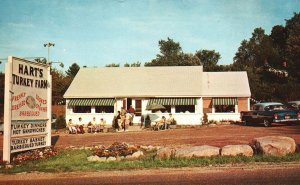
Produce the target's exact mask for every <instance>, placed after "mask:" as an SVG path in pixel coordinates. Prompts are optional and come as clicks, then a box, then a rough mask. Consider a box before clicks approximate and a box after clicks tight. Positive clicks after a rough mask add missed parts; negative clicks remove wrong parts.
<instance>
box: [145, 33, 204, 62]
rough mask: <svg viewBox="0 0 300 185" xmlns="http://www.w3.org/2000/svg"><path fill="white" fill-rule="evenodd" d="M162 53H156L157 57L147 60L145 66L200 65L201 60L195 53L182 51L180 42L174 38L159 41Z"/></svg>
mask: <svg viewBox="0 0 300 185" xmlns="http://www.w3.org/2000/svg"><path fill="white" fill-rule="evenodd" d="M158 45H159V47H160V54H157V55H156V59H153V60H152V61H151V62H146V63H145V66H193V65H200V60H199V59H198V58H197V57H195V56H194V55H193V54H186V53H183V52H182V49H181V46H180V44H179V42H174V41H173V39H170V38H168V39H167V40H160V41H159V42H158Z"/></svg>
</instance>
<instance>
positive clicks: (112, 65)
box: [105, 63, 120, 67]
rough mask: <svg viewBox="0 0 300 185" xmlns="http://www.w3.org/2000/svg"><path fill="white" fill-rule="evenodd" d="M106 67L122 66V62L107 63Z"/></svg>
mask: <svg viewBox="0 0 300 185" xmlns="http://www.w3.org/2000/svg"><path fill="white" fill-rule="evenodd" d="M105 67H120V64H115V63H111V64H106V65H105Z"/></svg>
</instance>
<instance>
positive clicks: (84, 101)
mask: <svg viewBox="0 0 300 185" xmlns="http://www.w3.org/2000/svg"><path fill="white" fill-rule="evenodd" d="M114 103H115V99H113V98H80V99H71V100H70V101H69V103H68V106H70V107H73V106H114Z"/></svg>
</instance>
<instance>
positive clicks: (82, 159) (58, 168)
mask: <svg viewBox="0 0 300 185" xmlns="http://www.w3.org/2000/svg"><path fill="white" fill-rule="evenodd" d="M92 153H93V152H92V151H91V150H79V149H77V150H71V149H69V150H60V151H59V154H58V155H56V156H53V157H50V158H49V159H43V160H38V161H27V162H24V163H22V164H20V165H16V166H14V167H13V168H11V169H4V168H1V169H0V172H1V173H19V172H29V171H40V172H71V171H96V170H130V169H143V168H180V167H199V166H209V165H213V166H217V165H223V164H247V163H248V164H249V163H259V162H270V163H281V162H295V161H298V162H299V161H300V153H297V154H293V155H288V156H285V157H272V156H262V155H257V156H254V157H244V156H237V157H221V156H219V157H211V158H191V159H183V158H172V159H166V160H155V159H154V155H155V152H150V153H146V155H145V156H144V157H143V158H142V159H140V160H132V161H129V160H121V161H112V162H89V161H87V157H88V156H91V155H92Z"/></svg>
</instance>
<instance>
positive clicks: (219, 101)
mask: <svg viewBox="0 0 300 185" xmlns="http://www.w3.org/2000/svg"><path fill="white" fill-rule="evenodd" d="M212 103H213V105H237V103H238V101H237V98H213V101H212Z"/></svg>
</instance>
